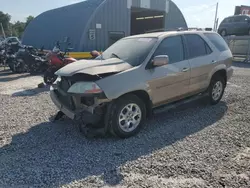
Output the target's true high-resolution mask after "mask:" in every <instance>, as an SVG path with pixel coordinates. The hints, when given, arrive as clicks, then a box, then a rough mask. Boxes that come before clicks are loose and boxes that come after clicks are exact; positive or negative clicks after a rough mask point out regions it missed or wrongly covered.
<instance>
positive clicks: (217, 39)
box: [204, 33, 228, 52]
mask: <svg viewBox="0 0 250 188" xmlns="http://www.w3.org/2000/svg"><path fill="white" fill-rule="evenodd" d="M204 35H205V36H206V37H207V38H208V39H209V40H210V41H211V42H212V43H213V44H214V45H215V47H216V48H217V49H218V50H219V51H221V52H223V51H226V50H228V45H227V43H226V42H225V40H224V39H223V38H222V37H221V36H219V35H217V34H215V33H205V34H204Z"/></svg>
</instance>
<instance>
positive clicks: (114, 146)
mask: <svg viewBox="0 0 250 188" xmlns="http://www.w3.org/2000/svg"><path fill="white" fill-rule="evenodd" d="M40 81H41V77H39V76H37V77H28V76H27V75H10V74H8V72H6V71H3V70H0V106H1V111H0V187H1V188H2V187H15V188H16V187H65V188H68V187H133V188H134V187H135V188H136V187H159V188H163V187H171V188H175V187H176V188H177V187H178V188H179V187H201V188H203V187H233V188H234V187H235V188H236V187H237V188H238V187H246V188H249V187H250V136H249V135H250V113H249V111H250V65H246V64H245V65H244V64H235V73H234V77H233V78H232V79H231V80H230V82H229V84H228V87H227V89H226V93H225V95H224V97H223V100H222V101H221V102H220V103H219V104H218V105H216V106H208V105H205V104H204V103H202V102H201V101H197V102H195V103H192V104H189V105H187V106H182V107H180V108H177V109H173V110H170V111H168V112H164V113H161V114H157V115H155V116H154V117H153V118H152V119H150V120H148V122H147V123H146V126H145V128H144V130H143V131H142V132H141V133H140V134H139V135H137V136H135V137H133V138H130V139H126V140H119V139H115V138H105V139H101V138H100V139H86V138H85V137H84V136H83V135H81V134H80V133H79V132H78V130H77V128H76V126H75V125H73V124H72V121H70V120H68V119H65V120H64V121H60V122H57V123H51V122H50V118H51V117H53V116H54V115H55V113H56V112H57V110H56V108H55V107H54V105H53V104H52V102H51V100H50V98H49V95H48V88H45V89H34V87H35V86H36V85H37V84H38V83H40Z"/></svg>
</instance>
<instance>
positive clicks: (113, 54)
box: [111, 53, 121, 59]
mask: <svg viewBox="0 0 250 188" xmlns="http://www.w3.org/2000/svg"><path fill="white" fill-rule="evenodd" d="M111 55H112V56H115V57H116V58H118V59H121V58H120V57H119V56H118V55H116V54H115V53H112V54H111Z"/></svg>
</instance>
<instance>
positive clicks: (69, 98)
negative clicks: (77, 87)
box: [56, 77, 75, 110]
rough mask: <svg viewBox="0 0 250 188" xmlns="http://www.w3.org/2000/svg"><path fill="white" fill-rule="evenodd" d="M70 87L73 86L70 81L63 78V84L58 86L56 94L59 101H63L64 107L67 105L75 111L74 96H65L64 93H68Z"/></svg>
mask: <svg viewBox="0 0 250 188" xmlns="http://www.w3.org/2000/svg"><path fill="white" fill-rule="evenodd" d="M70 86H71V83H70V81H69V80H68V79H67V78H65V77H62V78H61V82H60V83H59V85H58V87H59V90H56V94H57V97H58V99H59V100H60V101H61V103H62V104H63V105H65V106H66V107H68V108H69V109H71V110H75V104H74V101H73V98H72V96H70V95H69V94H67V95H64V93H67V91H68V89H69V88H70ZM60 90H62V91H63V93H62V92H60Z"/></svg>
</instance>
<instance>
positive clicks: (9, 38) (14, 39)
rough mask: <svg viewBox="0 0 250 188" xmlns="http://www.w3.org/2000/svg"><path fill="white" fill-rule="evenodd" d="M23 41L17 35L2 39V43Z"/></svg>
mask: <svg viewBox="0 0 250 188" xmlns="http://www.w3.org/2000/svg"><path fill="white" fill-rule="evenodd" d="M16 43H19V44H20V43H21V42H20V40H19V39H18V38H17V37H8V38H6V39H4V40H3V41H1V45H6V44H16Z"/></svg>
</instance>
